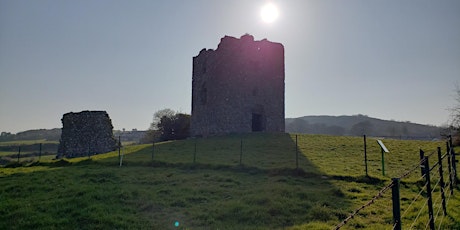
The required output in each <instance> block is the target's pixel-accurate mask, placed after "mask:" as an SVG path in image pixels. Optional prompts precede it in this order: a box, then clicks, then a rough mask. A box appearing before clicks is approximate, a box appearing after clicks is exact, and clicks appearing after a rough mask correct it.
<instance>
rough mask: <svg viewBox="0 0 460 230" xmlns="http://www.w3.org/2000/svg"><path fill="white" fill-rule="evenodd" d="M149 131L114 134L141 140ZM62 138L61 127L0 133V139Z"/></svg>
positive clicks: (127, 139) (136, 140)
mask: <svg viewBox="0 0 460 230" xmlns="http://www.w3.org/2000/svg"><path fill="white" fill-rule="evenodd" d="M146 132H147V131H139V130H132V131H121V130H113V135H114V136H115V137H117V138H118V136H121V137H122V138H121V141H131V142H139V141H140V140H141V139H142V137H144V135H145V133H146ZM60 138H61V129H60V128H54V129H34V130H27V131H23V132H19V133H16V134H12V133H7V132H2V133H1V134H0V141H26V140H47V141H59V139H60Z"/></svg>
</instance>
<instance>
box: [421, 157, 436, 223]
mask: <svg viewBox="0 0 460 230" xmlns="http://www.w3.org/2000/svg"><path fill="white" fill-rule="evenodd" d="M424 160H425V161H424V162H423V166H424V170H423V171H424V172H425V180H426V193H427V198H428V216H429V222H430V223H429V224H430V229H432V230H434V212H433V197H432V194H431V181H430V164H429V163H428V157H424Z"/></svg>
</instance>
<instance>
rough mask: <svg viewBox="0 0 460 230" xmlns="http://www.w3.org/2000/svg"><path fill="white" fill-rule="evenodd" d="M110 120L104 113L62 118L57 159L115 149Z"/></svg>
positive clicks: (87, 113) (86, 113)
mask: <svg viewBox="0 0 460 230" xmlns="http://www.w3.org/2000/svg"><path fill="white" fill-rule="evenodd" d="M117 146H118V144H117V140H115V138H114V136H113V126H112V120H110V118H109V115H108V114H107V112H105V111H82V112H79V113H72V112H70V113H66V114H64V115H63V116H62V133H61V139H60V141H59V147H58V154H57V158H61V157H67V158H72V157H81V156H90V155H94V154H99V153H106V152H110V151H113V150H115V149H116V148H117Z"/></svg>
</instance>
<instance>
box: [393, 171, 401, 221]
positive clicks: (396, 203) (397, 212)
mask: <svg viewBox="0 0 460 230" xmlns="http://www.w3.org/2000/svg"><path fill="white" fill-rule="evenodd" d="M392 180H393V187H392V188H391V198H392V200H393V229H396V230H401V205H400V199H399V178H393V179H392Z"/></svg>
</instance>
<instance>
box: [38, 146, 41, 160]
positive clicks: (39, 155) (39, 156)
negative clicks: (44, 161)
mask: <svg viewBox="0 0 460 230" xmlns="http://www.w3.org/2000/svg"><path fill="white" fill-rule="evenodd" d="M41 157H42V143H40V149H39V150H38V161H40V158H41Z"/></svg>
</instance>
